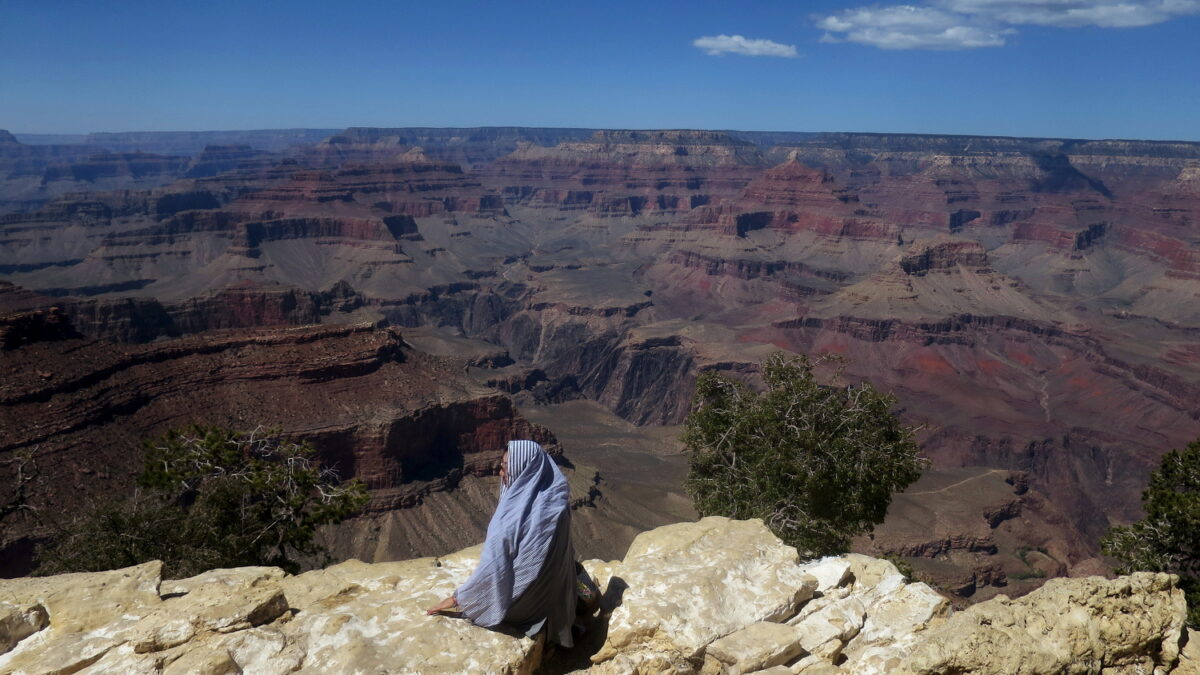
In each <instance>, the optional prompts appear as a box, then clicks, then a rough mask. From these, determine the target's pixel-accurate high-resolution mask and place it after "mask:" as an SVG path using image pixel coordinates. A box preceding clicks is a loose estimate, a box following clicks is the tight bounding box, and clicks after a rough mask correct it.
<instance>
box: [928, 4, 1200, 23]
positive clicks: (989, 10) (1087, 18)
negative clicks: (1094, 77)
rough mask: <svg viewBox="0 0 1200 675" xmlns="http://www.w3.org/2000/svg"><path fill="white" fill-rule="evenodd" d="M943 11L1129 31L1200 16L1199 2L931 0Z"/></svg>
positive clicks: (999, 19) (990, 17)
mask: <svg viewBox="0 0 1200 675" xmlns="http://www.w3.org/2000/svg"><path fill="white" fill-rule="evenodd" d="M934 2H935V4H936V5H937V6H939V7H942V8H944V9H947V10H950V11H953V12H959V13H962V14H968V15H972V16H975V17H981V18H989V19H993V20H996V21H1001V22H1004V23H1009V24H1034V25H1039V26H1056V27H1061V28H1073V27H1079V26H1099V27H1102V28H1133V27H1137V26H1149V25H1152V24H1156V23H1162V22H1163V21H1168V20H1170V19H1173V18H1175V17H1177V16H1182V15H1185V14H1196V13H1200V0H934Z"/></svg>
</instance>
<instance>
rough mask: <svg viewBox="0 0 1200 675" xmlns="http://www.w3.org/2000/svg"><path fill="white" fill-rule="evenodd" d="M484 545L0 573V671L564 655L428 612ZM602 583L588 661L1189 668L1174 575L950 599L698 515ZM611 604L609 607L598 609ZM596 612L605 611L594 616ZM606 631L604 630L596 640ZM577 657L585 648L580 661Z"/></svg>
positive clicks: (267, 668)
mask: <svg viewBox="0 0 1200 675" xmlns="http://www.w3.org/2000/svg"><path fill="white" fill-rule="evenodd" d="M478 555H479V548H478V547H475V548H470V549H466V550H463V551H460V552H458V553H455V554H452V555H450V556H446V557H442V558H420V559H416V560H406V561H401V562H391V563H376V564H367V563H362V562H359V561H357V560H351V561H347V562H344V563H341V564H338V565H334V566H332V567H329V568H326V569H323V570H316V571H312V572H307V573H304V574H300V575H296V576H289V575H286V574H284V573H283V572H282V571H280V570H278V569H275V568H265V567H253V568H239V569H232V570H213V571H211V572H208V573H206V574H203V575H200V576H197V577H193V578H191V579H183V580H178V581H163V580H162V579H161V577H160V570H161V566H160V565H159V564H158V563H147V564H145V565H139V566H137V567H131V568H128V569H124V570H115V571H112V572H101V573H93V574H68V575H61V576H57V577H48V578H40V579H16V580H8V581H2V582H0V650H3V653H0V673H6V674H7V673H13V674H29V675H33V674H37V675H48V674H52V673H53V674H58V673H84V674H97V673H133V674H140V673H145V674H151V673H166V674H169V675H174V674H183V673H211V674H224V673H264V674H274V673H351V672H359V673H502V674H518V673H534V672H562V671H564V670H570V669H571V668H572V667H573V666H564V665H563V664H562V662H561V661H562V660H561V659H557V660H556V659H548V660H543V648H542V644H541V641H535V640H533V639H530V638H527V637H524V636H523V635H520V634H517V633H509V632H498V631H490V630H485V629H482V628H479V627H476V626H474V625H472V624H470V623H468V622H466V621H463V620H460V619H452V618H447V617H441V616H438V617H430V616H426V615H425V613H424V611H423V608H424V607H427V606H429V605H431V604H433V603H434V602H436V601H437V600H438V599H440V598H442V597H444V596H446V595H448V594H449V593H450V592H451V591H452V590H453V589H454V588H455V587H456V586H457V585H458V584H460V583H462V581H463V580H465V579H466V577H467V576H468V575H469V574H470V572H471V570H472V569H473V568H474V566H475V564H476V562H477V560H478ZM585 565H586V566H587V567H588V569H589V570H590V571H591V572H592V574H593V575H594V576H595V577H596V578H597V580H598V581H599V583H600V584H601V586H602V588H604V590H605V593H604V608H605V611H604V613H603V614H602V616H601V617H600V618H597V619H594V620H593V621H594V622H595V623H599V624H601V625H599V626H592V627H591V628H592V630H591V631H590V633H589V634H590V635H598V636H603V644H602V645H596V644H595V642H598V640H594V641H593V640H592V639H591V638H585V639H584V640H581V642H580V645H579V646H577V647H576V652H578V653H577V654H575V655H576V656H582V653H583V652H584V650H588V649H589V644H590V645H592V649H595V650H596V651H595V653H594V654H593V655H592V657H591V660H592V662H593V663H592V664H591V665H590V666H586V665H585V667H584V668H583V670H582V672H590V673H611V674H616V673H621V674H632V673H636V674H639V675H645V674H649V673H701V674H703V675H718V674H730V675H737V674H741V673H754V672H763V673H767V672H769V673H777V674H779V675H782V674H784V673H803V674H806V675H817V674H836V673H947V674H949V673H997V674H998V673H1015V672H1021V673H1062V672H1070V673H1118V672H1121V673H1124V672H1129V673H1133V672H1144V673H1151V672H1153V673H1185V672H1195V670H1194V669H1195V666H1196V649H1197V645H1196V644H1195V643H1196V642H1197V640H1196V639H1195V637H1193V639H1192V640H1191V642H1190V643H1189V642H1187V641H1186V640H1185V639H1184V635H1185V631H1184V629H1183V618H1184V613H1185V610H1186V607H1185V605H1184V601H1183V596H1182V593H1181V591H1179V589H1178V588H1176V579H1175V578H1174V577H1172V576H1170V575H1164V574H1135V575H1131V576H1128V577H1121V578H1118V579H1114V580H1105V579H1101V578H1098V577H1093V578H1089V579H1070V580H1066V579H1058V580H1054V581H1052V582H1050V583H1048V584H1047V585H1046V587H1045V588H1043V589H1041V590H1039V591H1036V592H1034V593H1031V594H1030V595H1028V596H1027V597H1025V598H1022V599H1020V600H1009V599H1008V598H1005V597H999V598H996V599H995V600H992V601H989V602H985V603H981V604H979V605H976V606H974V607H972V608H971V609H969V610H967V611H964V612H960V613H958V614H954V615H950V609H949V605H948V603H947V601H946V599H945V598H943V597H942V596H940V595H938V594H937V593H935V592H934V591H933V590H932V589H930V588H929V587H928V586H926V585H925V584H922V583H909V582H907V581H906V580H905V579H904V577H903V576H902V575H901V574H900V573H899V572H898V571H897V570H896V568H895V567H894V566H893V565H892V564H891V563H889V562H886V561H883V560H878V559H875V558H870V557H867V556H863V555H856V554H852V555H847V556H844V557H840V558H827V559H823V560H819V561H814V562H808V563H801V562H800V561H799V560H798V559H797V555H796V551H795V549H793V548H791V547H788V546H785V545H783V543H782V542H780V541H779V540H778V539H777V538H775V537H774V536H773V535H772V534H771V533H770V532H769V531H768V530H767V529H766V527H764V526H763V524H762V522H761V521H757V520H753V521H733V520H728V519H725V518H705V519H703V520H701V521H699V522H694V523H680V524H676V525H669V526H666V527H661V528H658V529H656V530H652V531H650V532H646V533H643V534H642V535H640V536H639V537H638V538H637V539H636V540H635V541H634V543H633V545H632V546H631V547H630V550H629V553H628V555H626V557H625V559H624V560H623V561H613V562H601V561H596V560H593V561H588V562H587V563H585ZM605 620H607V626H606V627H605V626H604V625H603V622H604V621H605ZM605 628H606V630H605ZM597 647H598V649H597ZM576 663H577V662H576Z"/></svg>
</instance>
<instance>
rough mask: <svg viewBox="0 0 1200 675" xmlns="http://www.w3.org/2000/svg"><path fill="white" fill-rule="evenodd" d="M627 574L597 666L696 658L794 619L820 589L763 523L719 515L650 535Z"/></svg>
mask: <svg viewBox="0 0 1200 675" xmlns="http://www.w3.org/2000/svg"><path fill="white" fill-rule="evenodd" d="M620 576H621V578H622V579H623V580H624V582H625V583H626V584H628V588H627V589H626V590H625V591H624V595H623V598H622V602H621V606H620V607H618V608H617V609H616V610H614V611H613V613H612V617H611V619H610V621H609V628H608V637H607V640H606V641H605V643H604V646H603V647H601V649H600V651H599V652H598V653H597V654H596V655H595V656H593V657H592V660H593V661H594V662H597V663H599V662H603V661H606V660H608V659H611V658H613V657H615V656H616V655H617V654H618V653H620V652H633V651H649V652H653V653H673V652H677V653H679V654H681V655H682V656H683V657H685V658H692V657H695V656H696V655H697V654H698V653H699V652H700V651H701V650H702V649H704V647H705V646H706V645H707V644H709V643H710V642H712V641H713V640H716V639H717V638H719V637H721V636H724V635H728V634H730V633H732V632H734V631H736V630H739V629H741V628H743V627H745V626H749V625H750V624H753V623H757V622H759V621H782V620H784V619H787V618H788V617H790V616H792V615H793V614H794V613H795V612H796V610H797V608H798V607H799V605H800V604H801V603H802V602H804V601H806V600H808V599H809V598H810V597H812V594H813V591H814V590H815V588H816V585H817V582H816V580H815V579H813V578H812V577H811V576H809V575H808V574H805V573H804V572H803V571H802V570H801V569H800V567H799V565H798V564H797V554H796V549H794V548H792V547H791V546H785V545H784V544H783V542H781V541H779V539H778V538H777V537H775V535H773V534H771V532H770V530H768V529H767V528H766V526H765V525H763V523H762V521H761V520H748V521H735V520H730V519H728V518H720V517H709V518H704V519H702V520H700V521H699V522H695V523H678V524H675V525H667V526H664V527H660V528H658V529H656V530H652V531H650V532H643V533H642V534H640V535H638V537H637V538H636V539H634V541H633V544H631V545H630V547H629V551H628V553H627V554H626V556H625V560H624V562H623V563H622V565H621V570H620Z"/></svg>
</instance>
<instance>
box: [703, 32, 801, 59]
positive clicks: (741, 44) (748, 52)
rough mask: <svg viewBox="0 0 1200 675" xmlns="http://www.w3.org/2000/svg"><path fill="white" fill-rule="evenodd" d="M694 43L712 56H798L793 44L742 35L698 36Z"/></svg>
mask: <svg viewBox="0 0 1200 675" xmlns="http://www.w3.org/2000/svg"><path fill="white" fill-rule="evenodd" d="M692 45H694V46H696V47H699V48H700V49H703V50H704V53H705V54H708V55H710V56H720V55H721V54H726V53H728V54H741V55H743V56H782V57H785V58H795V57H796V56H798V54H797V53H796V48H795V47H794V46H793V45H785V44H780V43H778V42H772V41H771V40H758V39H755V40H752V39H750V38H745V37H742V36H741V35H710V36H705V37H698V38H696V39H695V40H693V41H692Z"/></svg>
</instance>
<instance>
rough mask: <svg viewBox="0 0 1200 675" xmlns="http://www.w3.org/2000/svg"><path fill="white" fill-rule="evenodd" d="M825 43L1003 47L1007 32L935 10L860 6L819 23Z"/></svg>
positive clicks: (905, 46)
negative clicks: (823, 31)
mask: <svg viewBox="0 0 1200 675" xmlns="http://www.w3.org/2000/svg"><path fill="white" fill-rule="evenodd" d="M817 27H818V28H821V29H824V30H825V35H824V36H823V37H822V38H821V41H822V42H857V43H859V44H865V45H872V46H875V47H880V48H883V49H970V48H973V47H1000V46H1002V45H1004V33H1005V32H1006V31H1005V30H1002V29H993V28H988V27H984V26H980V25H972V24H971V23H970V21H968V20H966V18H965V17H962V16H960V15H957V14H954V13H952V12H944V11H942V10H938V9H934V8H932V7H919V6H915V5H896V6H893V7H859V8H857V9H847V10H845V11H843V12H841V13H839V14H835V15H833V16H827V17H824V18H821V19H820V20H818V21H817Z"/></svg>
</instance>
